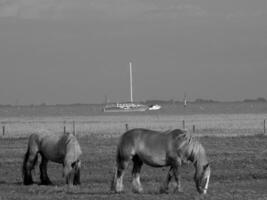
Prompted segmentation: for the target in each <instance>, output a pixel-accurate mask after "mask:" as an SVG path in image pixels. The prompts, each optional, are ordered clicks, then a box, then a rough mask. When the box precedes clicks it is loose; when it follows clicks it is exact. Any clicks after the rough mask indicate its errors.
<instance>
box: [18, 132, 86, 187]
mask: <svg viewBox="0 0 267 200" xmlns="http://www.w3.org/2000/svg"><path fill="white" fill-rule="evenodd" d="M38 154H40V155H41V163H40V166H39V167H40V179H41V184H43V185H49V184H52V183H51V181H50V179H49V178H48V175H47V163H48V161H49V160H50V161H53V162H56V163H60V164H63V176H64V177H65V178H66V184H68V185H70V186H72V185H78V184H80V167H81V161H80V156H81V154H82V151H81V148H80V145H79V143H78V141H77V138H76V137H75V136H74V135H72V134H71V133H65V134H63V135H54V134H53V135H52V134H50V135H39V134H32V135H31V136H30V137H29V141H28V149H27V152H26V154H25V156H24V161H23V167H22V177H23V183H24V185H30V184H33V179H32V170H33V169H34V167H35V165H36V164H37V161H38Z"/></svg>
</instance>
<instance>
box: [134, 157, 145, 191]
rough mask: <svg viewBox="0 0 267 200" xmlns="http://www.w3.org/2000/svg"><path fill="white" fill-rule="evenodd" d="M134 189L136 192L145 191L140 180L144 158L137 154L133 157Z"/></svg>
mask: <svg viewBox="0 0 267 200" xmlns="http://www.w3.org/2000/svg"><path fill="white" fill-rule="evenodd" d="M132 160H133V171H132V176H133V189H134V192H137V193H141V192H143V187H142V185H141V182H140V171H141V168H142V165H143V162H142V160H141V159H140V158H139V157H138V156H137V155H136V156H134V157H133V159H132Z"/></svg>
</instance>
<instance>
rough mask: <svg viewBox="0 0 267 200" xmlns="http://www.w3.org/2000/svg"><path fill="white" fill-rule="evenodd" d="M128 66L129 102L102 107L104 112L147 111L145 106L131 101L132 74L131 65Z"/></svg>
mask: <svg viewBox="0 0 267 200" xmlns="http://www.w3.org/2000/svg"><path fill="white" fill-rule="evenodd" d="M129 66H130V95H131V99H130V102H121V103H109V104H106V105H105V107H104V112H137V111H139V112H143V111H146V110H147V109H148V106H147V105H144V104H140V103H134V101H133V73H132V63H131V62H130V63H129Z"/></svg>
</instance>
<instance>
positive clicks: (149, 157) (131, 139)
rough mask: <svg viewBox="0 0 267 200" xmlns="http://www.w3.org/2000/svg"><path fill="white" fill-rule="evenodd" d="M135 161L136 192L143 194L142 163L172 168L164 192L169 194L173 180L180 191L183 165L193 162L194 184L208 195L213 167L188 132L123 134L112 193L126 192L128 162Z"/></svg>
mask: <svg viewBox="0 0 267 200" xmlns="http://www.w3.org/2000/svg"><path fill="white" fill-rule="evenodd" d="M130 160H132V161H133V170H132V176H133V182H132V183H133V189H134V191H135V192H142V191H143V188H142V185H141V182H140V171H141V167H142V165H143V163H145V164H147V165H149V166H152V167H164V166H170V169H169V172H168V175H167V178H166V181H165V182H164V184H163V186H162V187H161V192H167V191H168V189H169V182H170V181H171V179H172V178H174V179H175V181H176V189H177V190H178V191H182V189H181V181H180V179H181V175H180V168H181V165H182V163H183V162H187V161H191V162H192V163H193V164H194V167H195V176H194V180H195V184H196V188H197V191H198V192H199V193H201V194H206V193H207V190H208V184H209V179H210V166H209V163H208V161H207V156H206V153H205V150H204V147H203V146H202V145H201V144H200V143H199V142H198V141H197V140H195V139H194V138H192V137H191V136H190V134H188V133H187V132H186V131H184V130H180V129H175V130H172V131H168V132H157V131H153V130H147V129H132V130H129V131H127V132H126V133H124V134H123V135H122V136H121V138H120V141H119V144H118V146H117V154H116V164H117V165H116V170H115V173H114V177H113V180H112V185H111V190H113V191H115V192H121V191H123V175H124V173H125V169H126V168H127V166H128V164H129V161H130Z"/></svg>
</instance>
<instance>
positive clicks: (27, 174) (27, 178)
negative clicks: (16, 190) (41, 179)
mask: <svg viewBox="0 0 267 200" xmlns="http://www.w3.org/2000/svg"><path fill="white" fill-rule="evenodd" d="M34 136H36V135H31V136H30V138H29V142H28V147H27V151H26V153H25V155H24V158H23V165H22V178H23V183H24V185H29V184H31V183H32V176H31V170H33V169H34V167H35V166H36V164H37V160H38V155H37V153H38V150H37V151H36V154H35V155H34V158H33V160H29V158H30V154H31V148H32V147H31V146H32V138H34V139H35V138H36V137H34ZM35 145H36V144H35ZM28 162H30V164H28Z"/></svg>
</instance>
